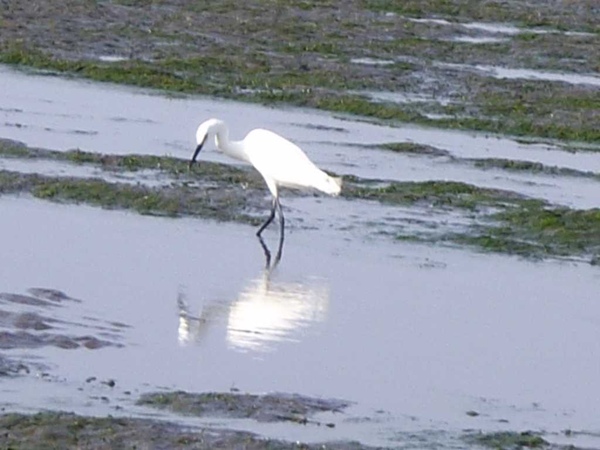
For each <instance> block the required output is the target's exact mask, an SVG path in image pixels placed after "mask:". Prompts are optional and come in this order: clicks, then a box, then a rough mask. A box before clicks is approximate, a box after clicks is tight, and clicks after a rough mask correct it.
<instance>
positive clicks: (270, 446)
mask: <svg viewBox="0 0 600 450" xmlns="http://www.w3.org/2000/svg"><path fill="white" fill-rule="evenodd" d="M0 446H1V447H2V448H6V449H12V448H19V449H21V448H23V449H40V448H43V449H46V448H57V449H58V448H77V449H82V450H88V449H89V450H92V449H104V448H156V449H195V450H213V449H230V448H244V449H247V450H276V449H277V450H292V449H306V450H317V449H321V448H324V447H325V444H322V443H319V444H303V443H299V442H298V443H297V442H294V443H292V442H285V441H281V440H274V439H268V438H265V437H262V436H259V435H256V434H254V433H250V432H246V431H236V430H230V429H226V428H222V427H221V428H210V427H202V428H190V427H189V426H186V427H184V426H182V425H178V424H175V423H170V422H165V421H158V420H150V419H139V418H125V417H111V416H109V417H85V416H80V415H76V414H73V413H67V412H41V413H38V414H32V415H27V414H16V413H11V414H2V415H0ZM326 447H327V448H331V449H332V450H341V449H351V450H354V449H356V450H358V449H362V448H369V447H365V446H363V445H362V444H358V443H354V442H331V443H329V442H328V443H327V444H326Z"/></svg>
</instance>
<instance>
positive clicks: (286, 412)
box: [137, 391, 350, 424]
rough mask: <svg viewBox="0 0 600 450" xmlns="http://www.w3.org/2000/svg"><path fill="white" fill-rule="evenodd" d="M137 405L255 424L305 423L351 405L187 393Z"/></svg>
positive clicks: (152, 397)
mask: <svg viewBox="0 0 600 450" xmlns="http://www.w3.org/2000/svg"><path fill="white" fill-rule="evenodd" d="M137 403H138V405H144V406H151V407H155V408H160V409H168V410H170V411H173V412H176V413H180V414H185V415H193V416H200V417H227V418H235V419H254V420H256V421H258V422H281V421H287V422H296V423H303V424H306V423H308V421H309V419H308V417H309V416H312V415H313V414H316V413H320V412H340V411H341V410H343V409H344V408H346V407H347V406H349V405H350V403H349V402H346V401H342V400H332V399H329V400H326V399H317V398H312V397H306V396H302V395H297V394H294V395H293V394H262V395H256V394H240V393H230V392H216V393H215V392H208V393H189V392H184V391H177V392H167V393H160V392H158V393H148V394H144V395H142V396H141V397H140V399H139V400H138V402H137Z"/></svg>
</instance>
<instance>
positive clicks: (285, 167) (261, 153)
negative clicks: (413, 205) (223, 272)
mask: <svg viewBox="0 0 600 450" xmlns="http://www.w3.org/2000/svg"><path fill="white" fill-rule="evenodd" d="M210 136H214V137H215V145H216V146H217V148H218V149H219V150H221V151H222V152H223V153H225V154H226V155H228V156H230V157H231V158H234V159H237V160H240V161H244V162H248V163H250V164H252V165H253V166H254V168H255V169H256V170H258V172H259V173H260V174H261V175H262V177H263V178H264V180H265V182H266V183H267V187H268V188H269V191H270V192H271V195H272V196H273V203H272V207H271V214H270V215H269V217H268V218H267V220H266V221H265V222H264V223H263V224H262V225H261V226H260V228H259V229H258V231H257V232H256V235H257V236H258V238H259V239H260V240H261V244H262V245H263V249H265V253H266V254H267V255H268V256H267V265H268V264H269V260H270V254H269V253H268V250H266V246H265V245H264V243H263V242H262V237H261V233H262V232H263V230H264V229H265V228H266V227H267V226H269V224H270V223H271V222H272V221H273V219H274V218H275V211H277V213H278V214H279V225H280V235H279V250H278V252H277V258H276V262H277V261H279V259H280V258H281V250H282V247H283V238H284V218H283V211H282V210H281V203H280V202H279V191H278V188H279V186H285V187H291V188H297V189H303V188H313V189H317V190H319V191H322V192H324V193H326V194H329V195H338V194H339V193H340V191H341V187H342V181H341V179H340V178H335V177H331V176H329V175H327V174H326V173H325V172H323V171H322V170H321V169H319V168H318V167H317V166H315V165H314V164H313V162H312V161H311V160H310V159H308V156H306V154H305V153H304V152H303V151H302V150H301V149H300V147H298V146H297V145H295V144H293V143H292V142H290V141H288V140H287V139H285V138H284V137H282V136H280V135H278V134H276V133H273V132H272V131H269V130H264V129H261V128H257V129H254V130H252V131H250V132H249V133H248V134H247V135H246V137H245V138H244V139H243V140H241V141H230V140H229V129H228V127H227V125H226V124H225V123H224V122H223V121H221V120H218V119H209V120H207V121H205V122H202V123H201V124H200V125H199V126H198V129H197V131H196V143H197V147H196V150H195V151H194V155H193V156H192V159H191V161H190V168H191V167H192V164H193V163H194V161H196V157H197V156H198V153H199V152H200V150H201V149H202V146H203V145H204V144H205V143H206V141H207V139H208V138H209V137H210Z"/></svg>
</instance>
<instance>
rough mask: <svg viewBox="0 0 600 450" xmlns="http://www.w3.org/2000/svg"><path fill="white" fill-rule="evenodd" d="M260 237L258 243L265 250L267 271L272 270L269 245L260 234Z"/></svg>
mask: <svg viewBox="0 0 600 450" xmlns="http://www.w3.org/2000/svg"><path fill="white" fill-rule="evenodd" d="M257 236H258V242H260V246H261V247H262V249H263V252H264V254H265V269H267V270H269V269H270V268H271V252H270V251H269V247H267V244H265V241H263V238H262V236H261V235H260V234H258V235H257Z"/></svg>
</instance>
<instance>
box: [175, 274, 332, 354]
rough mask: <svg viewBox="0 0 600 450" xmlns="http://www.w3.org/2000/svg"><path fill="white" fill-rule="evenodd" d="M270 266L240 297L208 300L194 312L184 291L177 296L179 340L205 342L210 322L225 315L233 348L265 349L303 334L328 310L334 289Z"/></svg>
mask: <svg viewBox="0 0 600 450" xmlns="http://www.w3.org/2000/svg"><path fill="white" fill-rule="evenodd" d="M274 275H275V274H273V271H272V270H269V269H267V270H265V271H264V272H263V273H262V274H261V275H260V276H259V277H257V278H255V279H252V280H250V281H249V282H248V284H247V285H246V286H245V287H244V288H243V289H242V291H241V292H240V294H239V295H238V297H237V299H235V300H234V301H232V302H230V303H227V302H225V303H224V302H216V301H213V302H207V303H206V304H205V305H204V306H203V308H202V309H201V311H200V314H198V315H197V316H192V315H191V314H190V313H189V309H188V307H187V305H186V303H185V296H184V294H182V293H180V294H179V297H178V306H179V342H180V343H182V344H187V343H189V342H192V341H195V342H201V341H202V340H203V338H204V335H205V334H206V332H207V330H208V328H209V327H211V326H214V325H213V324H214V323H216V322H220V320H219V318H220V317H223V316H226V323H227V325H226V327H227V328H226V340H227V345H228V347H230V348H233V349H236V350H240V351H253V352H264V351H269V350H272V349H273V348H274V347H275V344H276V343H277V342H281V341H296V340H299V334H300V333H301V332H302V331H303V330H306V329H307V328H308V327H310V326H311V325H313V324H314V323H317V322H320V321H323V320H324V318H325V316H326V314H327V307H328V303H329V289H328V286H327V285H326V283H325V282H324V280H318V279H309V280H306V281H305V282H288V281H279V280H277V279H276V277H275V276H274Z"/></svg>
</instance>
